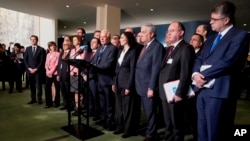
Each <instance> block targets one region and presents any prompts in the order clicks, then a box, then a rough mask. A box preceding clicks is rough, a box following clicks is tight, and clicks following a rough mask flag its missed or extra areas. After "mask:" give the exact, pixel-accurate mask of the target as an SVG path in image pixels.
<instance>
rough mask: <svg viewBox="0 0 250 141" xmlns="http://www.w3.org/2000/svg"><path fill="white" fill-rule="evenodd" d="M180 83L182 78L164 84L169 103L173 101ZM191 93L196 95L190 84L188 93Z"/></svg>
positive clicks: (188, 94)
mask: <svg viewBox="0 0 250 141" xmlns="http://www.w3.org/2000/svg"><path fill="white" fill-rule="evenodd" d="M179 83H180V80H175V81H171V82H167V83H164V84H163V89H164V92H165V95H166V98H167V101H168V103H170V102H172V101H173V97H174V95H175V93H176V90H177V88H178V85H179ZM190 95H195V93H194V91H193V89H192V88H191V86H189V89H188V93H187V96H190Z"/></svg>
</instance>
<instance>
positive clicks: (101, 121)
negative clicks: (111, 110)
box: [95, 119, 105, 125]
mask: <svg viewBox="0 0 250 141" xmlns="http://www.w3.org/2000/svg"><path fill="white" fill-rule="evenodd" d="M104 123H105V122H104V119H100V120H99V121H97V122H96V123H95V124H96V125H103V124H104Z"/></svg>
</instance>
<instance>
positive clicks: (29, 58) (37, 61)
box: [24, 46, 45, 102]
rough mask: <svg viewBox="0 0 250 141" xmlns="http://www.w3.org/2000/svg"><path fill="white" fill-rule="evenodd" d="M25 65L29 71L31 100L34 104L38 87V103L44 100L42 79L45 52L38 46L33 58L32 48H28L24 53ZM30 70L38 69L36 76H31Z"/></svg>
mask: <svg viewBox="0 0 250 141" xmlns="http://www.w3.org/2000/svg"><path fill="white" fill-rule="evenodd" d="M24 63H25V66H26V69H27V74H28V77H29V82H30V90H31V100H32V101H33V102H35V101H36V86H37V98H38V101H41V100H42V79H41V76H42V75H43V73H44V72H43V71H44V68H45V67H44V64H45V50H44V49H43V48H42V47H40V46H37V47H36V52H35V54H34V57H33V52H32V46H29V47H27V48H26V51H25V53H24ZM28 68H32V69H35V68H36V69H37V71H36V72H35V73H34V74H31V73H30V72H29V70H28Z"/></svg>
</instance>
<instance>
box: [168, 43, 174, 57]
mask: <svg viewBox="0 0 250 141" xmlns="http://www.w3.org/2000/svg"><path fill="white" fill-rule="evenodd" d="M168 48H169V49H168V54H167V56H166V60H167V59H168V58H169V57H170V55H171V54H172V52H173V50H174V46H169V47H168Z"/></svg>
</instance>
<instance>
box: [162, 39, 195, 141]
mask: <svg viewBox="0 0 250 141" xmlns="http://www.w3.org/2000/svg"><path fill="white" fill-rule="evenodd" d="M167 54H168V51H167V53H166V55H167ZM171 59H172V62H171V63H170V62H168V61H169V60H171ZM194 59H195V52H194V49H193V47H192V46H191V45H189V44H188V43H186V42H185V41H184V40H182V41H181V42H180V43H178V44H177V46H176V47H174V50H173V52H172V54H171V55H170V56H169V57H168V58H167V56H165V57H164V59H163V61H162V65H161V71H160V78H159V91H160V98H161V100H162V106H163V114H164V120H165V124H166V131H165V140H168V141H172V140H174V141H183V140H184V101H185V99H186V98H187V96H186V94H187V92H188V88H189V86H190V84H191V73H192V68H193V63H194ZM173 80H180V83H179V85H178V88H177V90H176V93H175V95H176V96H178V97H181V98H182V99H183V100H182V101H179V102H177V103H168V102H167V99H166V95H165V92H164V89H163V84H164V83H166V82H170V81H173Z"/></svg>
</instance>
